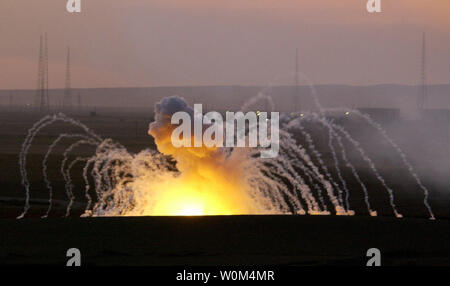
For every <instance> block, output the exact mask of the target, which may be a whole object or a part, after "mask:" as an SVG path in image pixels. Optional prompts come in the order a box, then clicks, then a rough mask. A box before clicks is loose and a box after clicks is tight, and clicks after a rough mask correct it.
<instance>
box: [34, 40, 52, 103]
mask: <svg viewBox="0 0 450 286" xmlns="http://www.w3.org/2000/svg"><path fill="white" fill-rule="evenodd" d="M34 105H35V107H36V108H39V110H41V111H43V110H44V109H46V108H48V107H49V98H48V48H47V33H45V36H44V37H43V36H42V35H41V36H40V39H39V56H38V77H37V87H36V96H35V102H34Z"/></svg>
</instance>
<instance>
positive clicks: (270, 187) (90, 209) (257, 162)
mask: <svg viewBox="0 0 450 286" xmlns="http://www.w3.org/2000/svg"><path fill="white" fill-rule="evenodd" d="M260 97H262V95H260V96H258V98H260ZM179 111H184V112H186V113H187V114H189V115H190V116H191V117H193V116H194V111H193V109H192V108H190V107H189V106H188V105H187V103H186V101H184V99H182V98H180V97H177V96H172V97H168V98H164V99H162V100H161V101H160V102H159V103H158V104H157V105H156V108H155V121H154V122H152V123H151V124H150V126H149V131H148V133H149V135H151V136H152V137H153V138H154V140H155V143H156V146H157V149H158V150H157V151H155V150H150V149H146V150H143V151H141V152H139V153H137V154H131V153H129V152H128V151H127V150H126V149H125V147H123V146H122V145H120V144H119V143H116V142H114V141H113V140H111V139H102V138H101V137H100V136H98V135H97V134H95V133H94V132H93V131H92V130H90V129H89V128H88V127H87V126H85V125H84V124H82V123H81V122H79V121H76V120H74V119H72V118H69V117H67V116H65V115H64V114H55V115H48V116H45V117H44V118H42V119H41V120H39V121H38V122H36V123H35V124H34V125H33V127H32V128H31V129H30V130H29V131H28V135H27V137H26V139H25V141H24V143H23V145H22V150H21V153H20V156H19V166H20V172H21V175H22V184H23V186H24V188H25V193H26V197H25V206H24V212H23V213H22V214H21V215H20V216H19V218H22V217H24V216H25V214H26V213H27V211H28V209H29V208H30V182H29V179H28V174H27V167H26V159H27V153H28V150H29V149H30V147H31V145H32V142H33V139H34V138H35V137H36V136H37V134H38V133H39V132H40V130H42V129H43V128H45V127H47V126H49V125H51V124H53V123H55V122H65V123H68V124H70V125H74V126H77V127H78V128H80V129H81V130H82V132H81V133H80V134H66V133H63V134H60V135H59V137H58V138H57V139H56V140H55V141H54V142H53V143H52V144H51V145H50V147H49V148H48V151H47V153H46V154H45V157H44V160H43V162H42V166H43V172H42V174H43V177H44V181H45V183H46V186H47V188H48V191H49V194H50V195H49V207H48V210H47V212H46V213H45V214H44V216H43V217H47V216H48V214H49V212H50V210H51V208H52V203H53V186H52V183H51V181H50V180H49V178H48V175H47V168H48V167H47V160H48V158H49V155H50V153H51V152H52V151H53V149H54V148H55V146H56V145H57V144H59V143H60V141H62V139H64V138H70V139H74V138H75V139H77V141H76V142H74V143H73V144H71V145H70V146H69V147H67V149H66V150H65V151H64V153H63V157H64V158H63V161H62V164H61V167H60V172H61V175H62V177H63V178H64V180H65V182H66V184H65V190H66V193H67V197H68V199H69V203H68V206H67V209H66V216H69V215H70V211H71V207H72V205H73V203H74V200H75V195H74V193H73V188H74V186H73V184H72V179H71V169H72V167H73V166H74V165H75V164H78V163H80V162H84V167H83V173H82V176H83V179H84V182H85V187H84V191H85V197H86V198H87V205H86V209H85V212H84V215H83V216H194V215H242V214H311V215H328V214H331V213H332V212H333V213H335V214H336V215H353V214H354V211H353V210H352V209H351V206H350V200H349V197H350V190H349V188H348V184H347V182H346V178H345V177H344V176H343V172H342V171H341V168H344V167H345V168H348V169H349V171H350V173H351V174H352V175H353V177H354V179H355V181H356V182H358V183H359V184H360V188H361V191H362V192H363V195H364V202H365V204H366V208H367V213H368V214H369V215H371V216H376V215H377V212H376V211H375V210H373V209H372V206H371V204H370V200H369V192H368V187H367V186H366V184H365V183H364V181H363V180H362V179H361V177H360V175H359V173H358V170H357V169H356V168H355V166H354V165H353V163H352V161H351V160H350V159H349V157H348V156H347V151H346V149H347V148H348V146H351V147H352V148H353V150H355V151H356V152H358V153H359V155H360V157H361V162H362V163H366V164H367V166H368V167H369V168H370V170H372V174H373V176H374V178H376V179H377V180H378V181H379V182H380V184H381V185H382V187H383V188H384V189H385V191H386V192H387V194H388V195H389V204H390V206H391V208H392V212H393V214H394V215H395V216H396V217H402V215H401V214H400V213H399V211H398V210H397V206H396V205H395V200H394V193H393V190H392V189H391V188H390V187H389V185H388V182H386V180H385V179H384V178H383V176H382V174H380V172H379V171H378V169H377V167H376V166H375V164H374V162H373V161H372V160H371V159H370V157H369V156H368V155H367V154H366V152H365V151H364V149H363V148H362V147H361V144H360V143H359V142H358V141H357V140H356V139H355V138H353V136H352V135H351V134H350V133H349V132H348V131H347V130H346V129H345V128H344V127H342V126H340V125H338V124H336V123H334V122H333V121H332V120H329V119H327V118H326V116H325V115H324V114H325V112H326V110H324V109H323V110H321V112H320V113H318V114H317V113H306V112H302V113H299V114H298V115H296V114H295V113H292V114H290V115H283V117H282V118H281V119H282V120H281V124H282V125H281V127H280V130H279V134H278V131H277V132H276V134H275V135H273V134H272V132H271V134H269V130H267V136H268V137H271V136H275V137H276V138H278V136H279V143H280V144H279V146H278V145H277V146H276V147H277V149H278V147H279V152H278V153H277V154H278V156H276V157H269V158H267V157H264V156H260V155H262V152H264V150H265V149H263V148H260V147H255V148H249V147H239V148H234V147H207V146H206V145H203V146H202V147H178V148H176V147H174V144H173V142H172V139H173V138H172V132H173V131H174V129H175V128H177V126H176V124H175V125H174V124H172V123H171V118H172V115H173V114H174V113H176V112H179ZM332 112H341V113H342V114H346V116H348V114H350V113H351V114H352V117H353V118H355V117H358V118H360V119H362V120H364V122H366V123H368V124H369V125H370V126H372V127H373V128H374V129H375V130H376V131H378V132H379V133H380V134H381V135H382V137H383V138H384V139H386V141H387V142H388V143H389V144H390V145H391V146H392V147H393V149H394V150H395V151H396V152H397V153H398V154H399V155H400V158H401V159H402V161H403V163H404V164H405V166H406V167H407V170H408V171H409V173H410V174H411V176H412V178H414V180H415V181H416V182H417V184H418V186H419V187H420V188H421V189H422V190H423V191H424V196H425V198H424V204H425V207H426V208H427V210H428V211H429V214H430V218H432V219H433V218H434V215H433V213H432V210H431V207H430V206H429V204H428V201H427V199H428V190H427V189H426V188H425V186H424V185H423V184H422V182H421V180H420V178H419V177H418V176H417V174H416V173H415V172H414V170H413V168H412V166H411V164H410V163H409V162H408V161H407V159H406V156H405V154H404V153H403V152H402V150H401V149H400V148H399V147H398V146H397V145H396V144H395V143H394V142H393V141H392V139H390V138H389V137H388V136H387V134H386V132H385V131H384V130H383V129H382V128H381V127H380V126H379V125H378V124H377V123H375V122H374V121H373V120H371V119H370V117H368V116H367V115H365V114H362V113H360V112H359V111H357V110H338V111H336V110H333V111H332ZM346 112H347V113H346ZM270 120H271V119H267V122H268V121H270ZM263 122H266V120H263ZM194 124H195V123H194ZM308 124H309V125H311V124H312V126H313V128H314V129H317V130H325V131H326V134H327V135H328V148H329V150H328V151H327V152H328V154H330V155H331V160H329V161H324V159H323V156H322V153H321V152H319V150H318V149H317V147H316V144H315V142H314V138H313V136H311V134H310V133H309V131H308V129H307V127H306V126H308ZM270 125H272V124H270ZM201 128H202V130H203V131H205V130H207V129H208V126H206V125H203V126H202V127H201ZM249 128H250V127H249ZM270 131H272V128H270ZM200 133H201V132H200ZM202 135H203V134H200V136H202ZM193 136H197V135H195V134H194V135H192V136H191V138H190V140H191V141H195V139H196V138H194V137H193ZM299 136H301V137H303V140H304V143H306V144H304V146H303V145H302V144H300V143H299V141H298V139H297V137H299ZM188 139H189V138H188ZM183 140H184V138H183ZM246 140H248V138H246ZM344 142H345V144H344ZM83 144H87V145H92V146H95V147H96V150H95V154H94V155H92V156H91V157H77V158H75V159H74V160H72V161H69V154H70V152H71V151H72V150H73V149H74V148H76V147H78V146H79V145H83ZM191 146H192V145H191ZM246 146H247V145H246ZM277 151H278V150H277ZM330 163H331V164H330ZM333 163H334V164H333ZM331 168H333V169H334V172H331V171H330V170H331ZM94 191H95V195H94V196H93V192H94ZM330 208H331V209H330Z"/></svg>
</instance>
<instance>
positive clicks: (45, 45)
mask: <svg viewBox="0 0 450 286" xmlns="http://www.w3.org/2000/svg"><path fill="white" fill-rule="evenodd" d="M44 68H45V89H44V90H45V103H46V105H47V106H46V107H47V109H50V98H49V95H48V45H47V33H45V36H44Z"/></svg>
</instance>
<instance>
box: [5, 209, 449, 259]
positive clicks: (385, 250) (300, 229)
mask: <svg viewBox="0 0 450 286" xmlns="http://www.w3.org/2000/svg"><path fill="white" fill-rule="evenodd" d="M0 232H1V236H0V264H2V265H5V264H53V265H65V263H66V261H67V259H68V258H66V251H67V249H69V248H73V247H75V248H78V249H80V251H81V255H82V263H83V265H178V266H182V265H196V266H200V265H201V266H204V265H234V266H236V265H247V266H248V265H281V266H292V265H294V266H298V265H300V266H302V265H357V266H364V265H365V264H366V262H367V260H368V258H367V257H366V252H367V250H368V249H369V248H372V247H375V248H378V249H380V251H381V257H382V258H381V259H382V265H450V244H449V238H450V222H449V221H448V220H437V221H430V220H426V219H394V218H383V217H376V218H371V217H336V216H320V217H314V216H218V217H128V218H84V219H83V218H68V219H62V218H60V219H57V218H51V219H23V220H13V219H4V220H0Z"/></svg>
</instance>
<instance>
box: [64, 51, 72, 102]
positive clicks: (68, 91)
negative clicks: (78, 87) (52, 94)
mask: <svg viewBox="0 0 450 286" xmlns="http://www.w3.org/2000/svg"><path fill="white" fill-rule="evenodd" d="M63 107H64V108H71V107H72V88H71V82H70V47H68V48H67V62H66V84H65V88H64V98H63Z"/></svg>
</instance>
